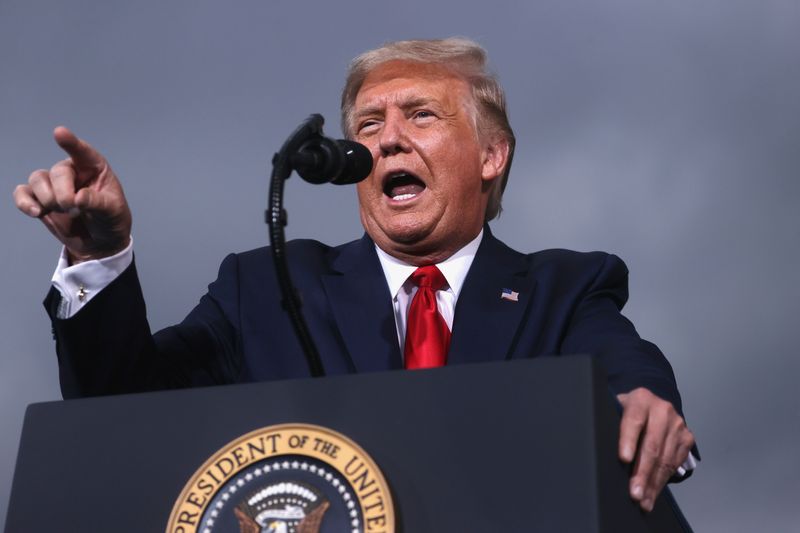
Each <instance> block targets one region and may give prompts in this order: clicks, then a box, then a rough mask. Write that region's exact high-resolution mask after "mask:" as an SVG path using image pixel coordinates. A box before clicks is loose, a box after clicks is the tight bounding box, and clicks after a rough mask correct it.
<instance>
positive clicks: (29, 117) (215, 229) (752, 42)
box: [0, 0, 800, 532]
mask: <svg viewBox="0 0 800 533" xmlns="http://www.w3.org/2000/svg"><path fill="white" fill-rule="evenodd" d="M449 35H466V36H469V37H472V38H474V39H476V40H478V41H479V42H481V43H482V44H483V45H484V46H485V47H486V48H487V49H488V51H489V54H490V58H491V62H492V64H493V67H494V69H495V70H496V71H497V72H498V73H499V76H500V78H501V81H502V82H503V84H504V86H505V88H506V90H507V92H508V97H509V102H510V111H511V121H512V125H513V126H514V128H515V130H516V133H517V136H518V150H517V156H516V158H515V161H514V168H513V170H512V174H511V181H510V185H509V188H508V190H507V199H506V202H505V208H506V212H505V213H504V215H503V216H502V218H501V219H500V220H499V221H498V222H496V223H494V224H493V228H494V231H495V233H496V234H497V235H498V236H500V237H501V238H503V239H504V240H506V242H507V243H508V244H510V245H512V246H513V247H515V248H517V249H520V250H524V251H531V250H534V249H540V248H547V247H566V248H573V249H578V250H593V249H601V250H607V251H612V252H615V253H617V254H619V255H620V256H622V257H623V258H624V259H625V260H626V261H627V263H628V266H629V267H630V269H631V272H632V274H631V294H632V298H631V301H630V304H629V306H628V307H627V308H626V310H627V314H628V316H629V317H631V318H632V319H633V321H634V322H635V324H636V325H637V327H638V329H639V331H640V333H641V334H642V335H643V336H645V337H647V338H649V339H651V340H653V341H655V342H656V343H657V344H659V346H660V347H661V348H662V349H663V351H664V352H665V353H666V354H667V355H668V357H669V358H670V360H671V361H672V364H673V366H674V368H675V371H676V374H677V377H678V380H679V384H680V387H681V391H682V393H683V396H684V403H685V405H686V413H687V415H688V417H689V422H690V425H691V427H692V428H693V429H694V431H695V433H696V435H697V438H698V441H699V443H700V446H701V449H702V453H703V456H704V461H703V463H702V465H701V467H700V470H699V471H698V472H697V473H696V475H695V477H694V478H693V479H691V480H690V481H689V482H687V483H685V484H683V485H681V486H678V487H676V488H675V493H676V496H677V498H678V500H679V501H680V503H681V504H682V507H683V509H684V511H685V514H686V515H687V517H688V518H689V520H690V521H691V522H692V523H693V525H694V526H695V527H696V529H697V530H698V531H726V532H738V531H741V532H751V531H790V530H792V531H796V529H794V528H796V527H797V524H798V523H800V511H798V506H797V504H798V502H800V458H799V454H798V449H800V400H798V394H797V391H796V387H795V386H794V385H795V382H796V381H798V379H800V357H798V353H797V345H798V342H797V331H798V319H797V317H798V316H800V290H798V272H800V249H799V247H800V209H798V207H797V203H798V200H800V179H799V178H800V3H798V2H796V1H795V0H788V1H772V0H751V1H747V2H743V1H735V0H720V1H713V0H693V1H676V2H656V1H654V0H636V1H634V0H629V1H605V2H597V1H593V0H570V1H567V0H548V1H538V0H532V1H528V2H522V1H520V2H494V3H490V2H481V3H478V2H457V1H455V0H448V1H445V2H438V3H437V2H430V3H429V2H417V1H406V2H392V3H388V2H380V1H374V0H373V1H371V2H354V1H341V0H340V1H337V2H325V3H322V2H320V5H319V6H315V7H312V6H311V5H310V4H307V3H304V2H289V1H287V0H260V1H255V0H251V1H235V2H222V1H216V2H215V1H208V0H192V1H190V0H182V1H174V0H168V1H160V2H155V1H146V2H145V1H139V2H123V1H120V0H112V1H105V2H99V1H96V2H91V1H88V0H83V1H56V0H0V180H2V187H0V189H2V191H3V194H4V195H5V200H4V201H3V202H2V203H0V242H2V256H0V279H1V280H2V293H3V296H2V298H0V312H2V316H3V320H2V322H0V339H2V353H1V355H0V427H2V432H0V523H3V522H4V518H5V512H6V505H7V500H8V494H9V490H10V485H11V477H12V472H13V465H14V460H15V456H16V451H17V444H18V439H19V432H20V429H21V423H22V416H23V413H24V409H25V406H26V405H27V404H28V403H31V402H38V401H44V400H52V399H56V398H59V390H58V386H57V372H56V363H55V356H54V354H53V343H52V340H51V338H50V334H49V324H48V322H47V319H46V317H45V314H44V311H43V309H42V307H41V305H40V301H41V299H42V298H43V296H44V294H45V291H46V289H47V286H48V280H49V277H50V275H51V272H52V269H53V267H54V266H55V261H56V256H57V253H58V246H57V245H56V243H55V241H54V239H53V238H52V237H51V236H50V235H49V234H48V233H47V231H46V230H45V229H44V228H43V227H41V225H40V224H39V223H38V222H37V221H35V220H30V219H27V218H26V217H24V216H23V215H21V214H20V213H18V212H17V211H16V209H15V208H14V206H13V203H12V200H11V192H12V190H13V187H14V186H15V185H16V184H17V183H20V182H23V181H24V180H26V179H27V176H28V174H29V173H30V172H31V171H32V170H34V169H36V168H40V167H49V166H50V165H51V164H52V163H54V162H55V161H56V160H58V159H60V158H62V155H61V153H60V152H59V150H58V148H57V147H56V146H55V144H54V143H53V142H52V139H51V135H50V132H51V131H52V128H53V127H54V126H56V125H58V124H62V123H63V124H66V125H69V126H70V127H72V128H74V129H75V131H76V132H77V133H78V134H79V135H81V136H82V137H84V138H86V139H87V140H89V141H90V142H92V143H94V144H95V146H97V147H98V148H99V149H100V150H102V151H103V152H104V153H105V154H106V156H107V157H108V158H109V159H110V161H111V163H112V165H113V166H114V168H115V169H116V171H117V173H118V174H119V175H120V176H121V178H122V180H123V183H124V185H125V187H126V192H127V195H128V199H129V201H130V203H131V205H132V208H133V211H134V235H135V238H136V250H137V262H138V265H139V271H140V273H141V275H142V283H143V286H144V290H145V295H146V297H147V300H148V304H149V317H150V320H151V324H152V325H153V326H154V327H155V328H158V327H162V326H165V325H168V324H170V323H173V322H175V321H178V320H180V319H181V318H182V317H183V314H184V313H185V312H186V311H188V310H189V309H190V308H191V307H192V306H193V305H194V303H195V302H196V301H197V299H198V298H199V297H200V296H201V294H202V293H203V291H204V289H205V286H206V284H207V283H208V282H209V281H211V280H212V279H213V278H214V277H215V274H216V269H217V266H218V264H219V261H220V260H221V258H222V257H223V256H224V255H225V254H226V253H227V252H229V251H238V250H244V249H249V248H253V247H256V246H259V245H261V244H263V243H265V242H266V240H267V237H266V231H267V230H266V226H265V225H263V223H262V210H263V208H264V206H265V202H266V188H267V178H266V176H267V174H268V172H269V168H268V162H269V159H270V157H271V155H272V152H274V151H275V150H276V149H277V148H278V147H279V146H280V144H281V143H282V141H283V140H284V138H285V137H286V136H287V135H288V133H289V132H290V131H291V130H292V129H293V128H294V127H295V126H296V125H297V124H298V123H299V121H300V120H302V119H303V118H305V116H306V115H308V114H309V113H311V112H321V113H323V114H324V115H325V117H326V118H327V119H328V127H327V132H328V133H329V134H331V135H338V134H339V131H338V122H337V118H336V117H337V114H338V113H337V106H338V96H339V90H340V87H341V84H342V81H343V72H344V69H345V67H346V65H347V62H348V61H349V59H350V58H352V57H353V56H354V55H356V54H357V53H359V52H361V51H363V50H365V49H367V48H371V47H374V46H376V45H378V44H380V43H381V42H383V41H386V40H393V39H401V38H414V37H425V38H428V37H441V36H449ZM287 204H288V209H289V215H290V225H289V228H288V233H289V235H290V236H291V237H314V238H317V239H320V240H323V241H327V242H329V243H340V242H343V241H346V240H351V239H352V238H355V237H358V236H359V235H360V234H361V228H360V224H359V222H358V218H357V208H356V200H355V193H354V190H353V189H352V188H334V187H330V186H328V187H314V186H311V185H306V184H304V183H302V182H300V180H298V179H297V178H292V179H291V180H290V182H289V185H288V187H287ZM54 453H57V443H55V444H54Z"/></svg>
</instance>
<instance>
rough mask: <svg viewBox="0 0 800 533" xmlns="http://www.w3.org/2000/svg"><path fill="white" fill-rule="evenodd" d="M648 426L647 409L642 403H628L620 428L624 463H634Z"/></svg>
mask: <svg viewBox="0 0 800 533" xmlns="http://www.w3.org/2000/svg"><path fill="white" fill-rule="evenodd" d="M646 424H647V409H646V408H645V407H644V406H643V405H642V404H641V403H637V402H627V405H626V406H625V409H624V410H623V412H622V421H621V422H620V428H619V458H620V460H622V461H623V462H625V463H631V462H633V459H634V458H635V456H636V448H637V447H638V445H639V439H640V437H641V435H642V431H643V430H644V428H645V425H646Z"/></svg>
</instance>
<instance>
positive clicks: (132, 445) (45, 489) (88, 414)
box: [5, 356, 689, 533]
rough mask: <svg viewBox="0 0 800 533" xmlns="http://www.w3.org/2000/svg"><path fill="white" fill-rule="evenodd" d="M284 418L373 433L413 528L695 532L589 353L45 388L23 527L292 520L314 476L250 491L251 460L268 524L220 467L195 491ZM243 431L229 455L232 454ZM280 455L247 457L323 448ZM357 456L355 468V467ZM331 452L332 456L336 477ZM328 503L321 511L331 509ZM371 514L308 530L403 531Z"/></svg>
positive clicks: (101, 528)
mask: <svg viewBox="0 0 800 533" xmlns="http://www.w3.org/2000/svg"><path fill="white" fill-rule="evenodd" d="M283 424H301V425H305V424H309V425H313V426H322V427H324V428H328V429H330V430H333V431H334V432H338V433H339V434H342V435H344V436H346V437H347V438H349V439H351V440H352V441H353V442H355V443H356V444H357V445H358V446H360V448H361V449H362V450H363V451H364V452H366V454H368V456H370V457H371V458H372V459H373V460H374V463H375V464H376V465H377V468H378V469H379V470H380V471H381V472H382V473H383V476H384V478H385V481H386V483H387V485H388V489H389V492H390V493H391V495H390V497H389V499H391V500H392V501H393V508H394V516H395V520H394V526H395V527H394V530H396V531H402V532H406V533H424V532H480V531H490V532H517V531H520V532H523V531H536V532H538V531H541V532H559V533H561V532H573V531H574V532H581V533H585V532H589V533H590V532H613V533H616V532H675V531H689V527H688V525H687V524H686V522H685V520H684V519H683V517H682V515H681V513H680V510H679V509H678V507H677V505H676V504H675V502H674V500H673V499H672V497H671V495H670V494H669V492H668V491H666V490H665V491H664V493H662V495H661V496H660V497H659V499H658V500H657V502H656V506H655V509H654V511H653V512H652V513H649V514H645V513H643V512H641V511H639V509H638V507H637V505H636V504H634V503H633V502H632V501H631V500H630V498H629V497H628V492H627V486H628V476H629V472H628V467H626V466H625V465H622V464H621V463H620V462H619V461H618V459H617V452H616V450H617V436H618V424H619V415H618V413H617V410H616V409H615V406H614V404H613V400H612V397H611V395H610V393H609V391H608V388H607V385H606V382H605V378H604V376H603V375H602V372H601V370H600V369H599V368H598V365H597V364H596V363H595V362H594V361H593V360H592V359H591V358H590V357H584V356H571V357H559V358H538V359H534V360H522V361H511V362H504V363H486V364H473V365H463V366H454V367H446V368H441V369H433V370H421V371H407V372H403V371H396V372H386V373H376V374H362V375H349V376H337V377H328V378H324V379H307V380H293V381H281V382H268V383H255V384H247V385H231V386H221V387H210V388H203V389H191V390H180V391H165V392H154V393H143V394H132V395H121V396H113V397H105V398H89V399H83V400H69V401H63V402H50V403H41V404H34V405H31V406H29V407H28V411H27V413H26V416H25V424H24V429H23V433H22V440H21V443H20V451H19V457H18V461H17V466H16V472H15V475H14V482H13V486H12V493H11V500H10V505H9V510H8V517H7V521H6V529H5V530H6V532H7V533H17V532H25V533H31V532H45V531H60V532H81V533H90V532H106V531H108V532H116V533H125V532H136V533H142V532H161V531H190V530H196V531H201V532H202V531H210V532H212V533H216V532H221V531H236V532H239V531H289V530H291V529H286V528H285V527H284V528H283V529H281V528H280V527H278V526H279V525H280V524H279V522H280V520H274V521H272V520H273V519H272V518H270V517H275V516H278V517H281V516H283V517H286V516H288V515H287V514H286V513H288V514H291V513H293V512H298V513H299V512H300V511H298V510H297V509H299V504H298V505H296V506H295V507H291V506H290V505H289V503H282V504H281V505H283V506H284V507H281V509H279V510H277V511H276V510H275V509H272V510H271V511H270V510H269V509H267V510H263V508H265V507H266V506H267V503H268V501H272V500H274V501H275V502H277V501H278V493H277V492H276V491H278V488H279V487H282V488H283V489H281V490H284V489H285V491H289V492H291V491H294V492H293V496H292V498H295V500H298V501H299V499H301V497H306V498H307V499H308V501H311V499H313V498H312V497H313V496H314V495H313V494H311V492H313V488H303V487H305V486H306V485H304V484H303V483H300V482H298V484H293V483H292V482H289V481H285V482H282V483H278V484H273V485H274V486H273V487H272V488H271V489H269V490H267V489H260V492H259V491H258V490H255V491H253V490H251V491H250V493H248V494H247V496H246V497H244V495H245V492H246V489H247V486H245V483H246V482H248V483H249V481H246V480H245V477H241V479H240V480H239V481H237V483H239V485H240V490H239V493H234V491H235V490H236V487H235V486H234V484H233V482H231V483H230V484H229V485H230V486H231V487H233V488H228V489H226V490H228V492H229V493H230V495H231V496H236V495H237V494H239V495H242V496H243V498H240V499H242V500H243V501H244V500H247V501H249V502H250V503H251V504H253V507H254V508H258V509H262V510H261V511H258V512H260V513H262V514H261V515H260V516H261V519H262V520H261V522H260V523H261V524H262V525H261V526H259V527H260V528H259V527H257V526H255V522H253V523H252V524H250V525H247V526H246V525H245V522H243V521H242V520H245V519H246V517H245V518H244V519H240V520H239V522H238V523H237V522H235V521H233V519H232V518H230V516H232V513H231V515H230V516H228V524H227V525H225V524H224V523H223V519H224V517H223V516H222V514H224V513H223V511H224V510H225V509H226V508H225V507H224V505H226V504H227V502H228V501H230V502H232V501H233V500H234V499H235V497H234V498H231V499H230V500H228V499H224V501H223V499H221V498H223V497H221V496H220V493H214V494H210V492H211V489H210V488H208V487H206V489H207V490H206V491H203V490H202V489H203V483H204V481H202V480H201V481H199V482H197V483H198V484H197V485H196V486H197V487H200V490H197V491H195V492H192V491H189V492H186V491H185V490H184V487H187V489H188V487H189V485H187V484H191V483H190V479H195V481H196V479H197V477H196V476H197V475H200V476H206V480H205V483H206V485H209V484H213V483H210V480H211V479H215V480H216V479H217V478H218V477H219V478H221V477H222V475H223V474H225V472H224V470H225V467H226V465H228V464H229V463H230V464H233V463H234V462H237V461H238V460H239V459H241V461H242V462H244V463H246V462H247V458H245V457H244V454H243V453H240V452H242V450H244V449H245V448H244V447H243V446H246V445H245V444H240V445H239V446H238V448H236V447H233V448H231V447H230V444H231V443H232V442H233V441H235V440H236V439H237V438H239V437H241V436H242V435H247V434H251V433H252V432H254V431H255V430H258V429H259V428H265V427H269V426H276V425H278V427H284V426H280V425H283ZM287 435H288V434H287ZM274 436H275V435H274V434H273V437H274ZM294 437H295V444H298V443H299V442H300V439H299V437H296V436H294ZM312 440H313V439H309V440H308V443H309V444H308V446H311V441H312ZM318 440H319V439H318ZM285 441H286V442H287V443H288V442H290V441H291V436H290V438H289V439H285ZM242 442H243V441H242ZM265 442H267V443H269V442H271V444H272V445H274V444H275V441H274V440H272V441H269V440H268V441H264V440H263V439H262V441H261V445H260V446H261V448H259V449H260V450H261V451H262V452H264V453H266V454H267V455H269V453H270V451H271V450H270V449H269V444H266V446H267V449H266V451H264V446H265ZM323 442H324V441H323ZM318 444H319V443H318ZM226 446H228V453H229V455H228V457H229V459H225V458H224V457H223V458H222V459H220V457H221V456H220V455H219V454H218V455H217V456H215V454H217V452H218V451H219V450H221V449H223V448H225V447H226ZM250 446H251V448H250V451H251V452H252V451H253V449H254V448H253V447H252V444H250ZM321 446H322V447H321V448H319V447H318V448H319V449H318V451H320V450H322V451H325V450H323V449H322V448H324V447H325V446H328V448H329V449H328V451H327V452H326V453H331V450H332V449H333V451H334V452H335V451H336V450H335V449H334V448H335V446H333V445H330V443H328V444H322V445H321ZM237 450H238V452H237ZM272 451H274V450H272ZM237 453H239V455H237ZM342 454H344V452H342ZM210 458H212V459H215V458H216V463H214V462H213V460H212V459H210ZM250 458H251V459H252V453H251V456H250ZM262 459H264V460H263V461H261V462H260V463H259V462H257V461H253V462H252V464H246V465H244V466H243V468H251V470H249V471H248V472H249V474H248V475H249V477H248V478H247V480H251V479H256V478H257V477H258V475H260V473H261V472H266V470H269V468H266V467H263V465H265V464H273V465H274V468H275V469H281V468H284V471H283V472H284V474H285V475H287V474H286V472H288V470H286V469H287V468H288V469H289V470H291V468H292V466H291V465H292V464H293V465H294V466H295V467H296V468H297V469H298V470H297V471H298V472H300V470H299V469H300V466H297V465H298V464H300V465H301V466H302V468H303V469H306V465H305V463H306V461H300V462H298V461H297V460H296V458H292V457H288V458H287V457H277V458H269V457H265V456H264V457H262ZM271 459H275V460H273V461H272V463H270V462H269V461H270V460H271ZM284 459H286V460H284ZM226 460H227V461H228V462H227V463H226V462H225V461H226ZM312 462H313V461H312ZM318 463H319V464H320V465H324V464H325V461H322V462H319V461H318ZM214 465H216V466H214ZM258 465H261V466H258ZM281 465H285V466H281ZM351 466H353V465H352V463H351V464H350V465H348V466H347V467H345V470H347V469H351V470H355V467H353V468H351ZM201 467H202V468H201ZM254 468H255V469H257V470H258V473H256V471H255V470H253V469H254ZM309 468H310V467H309ZM326 468H327V467H323V466H320V467H319V470H318V471H317V470H315V472H316V474H318V475H319V479H321V480H324V479H325V478H324V476H323V473H322V471H323V470H325V469H326ZM206 469H207V470H206ZM328 470H331V469H330V468H327V470H326V472H327V471H328ZM242 472H244V470H242ZM300 473H301V474H303V475H306V476H311V475H312V474H310V473H309V471H308V470H307V469H306V470H304V471H303V472H300ZM251 474H255V475H251ZM329 474H330V473H329V472H328V473H326V474H325V475H329ZM298 475H299V474H298ZM193 476H195V478H193ZM209 476H210V477H209ZM301 477H302V476H301ZM333 477H334V478H335V477H336V476H335V473H334V476H333ZM315 479H316V478H315ZM328 480H329V481H330V482H331V483H333V484H334V485H335V486H336V487H340V485H339V484H338V482H336V481H331V478H330V477H328ZM350 481H351V485H352V486H351V487H350V488H349V489H352V490H353V491H354V492H358V491H359V487H358V486H357V485H358V484H359V482H358V481H356V482H353V479H351V480H350ZM363 481H364V478H361V480H360V482H361V483H362V487H361V488H362V489H363V488H364V487H363ZM297 485H302V487H300V488H297ZM344 485H346V483H344V482H343V483H342V484H341V487H340V488H339V491H340V492H341V493H342V494H344V493H345V492H346V491H345V488H344ZM332 486H333V485H332ZM253 487H255V485H253ZM349 489H348V490H349ZM182 491H184V492H182ZM270 491H272V492H270ZM309 491H311V492H309ZM187 495H188V496H187ZM303 495H305V496H303ZM182 497H185V498H188V500H187V501H188V502H190V503H196V504H198V506H199V503H200V501H201V500H202V501H204V502H205V503H204V505H206V507H207V509H206V513H209V512H210V511H208V509H211V508H213V507H214V502H216V505H217V508H219V509H221V511H220V513H221V514H206V515H204V518H203V520H206V517H208V516H214V517H215V519H216V522H214V525H213V527H207V522H202V523H200V518H199V517H195V515H194V513H190V514H186V515H185V516H184V518H186V520H184V524H186V526H187V527H186V528H183V525H181V526H179V527H178V526H175V525H174V524H175V523H176V522H174V520H173V519H174V518H175V517H176V516H177V515H175V513H174V512H173V506H175V505H176V502H177V501H178V500H179V499H180V498H182ZM247 498H249V500H248V499H247ZM290 500H291V498H289V497H288V496H287V501H290ZM295 500H291V501H295ZM320 501H321V500H320ZM295 503H296V502H295ZM301 503H302V504H303V505H305V504H306V503H307V502H301ZM345 503H347V502H345ZM385 503H387V506H389V505H391V504H390V503H389V502H388V501H387V502H385ZM230 505H231V506H232V505H233V503H231V504H230ZM239 505H240V506H241V505H245V504H239ZM276 505H277V504H276ZM363 505H364V504H363V500H362V507H363ZM259 506H260V507H259ZM334 507H335V506H332V507H330V509H331V510H330V511H329V514H330V513H334V512H335V509H334ZM240 508H241V509H243V507H237V509H240ZM231 509H232V508H231ZM231 509H228V511H230V510H231ZM287 509H288V511H287ZM320 509H321V507H318V508H317V509H316V511H317V515H318V517H319V516H323V515H321V514H320V513H323V512H325V509H322V510H321V511H320ZM343 509H345V511H346V508H344V507H343ZM306 511H308V509H306ZM270 512H273V513H278V514H272V515H269V513H270ZM350 512H352V513H354V514H353V516H356V514H355V511H352V509H351V511H350ZM236 513H237V516H238V515H241V513H240V512H239V511H237V512H236ZM254 513H255V511H254ZM280 513H284V514H283V515H281V514H280ZM301 514H302V513H301ZM312 514H314V513H312V512H308V513H307V515H312ZM242 516H243V515H242ZM252 516H255V514H253V515H252ZM330 516H333V515H332V514H331V515H330ZM264 517H266V518H264ZM239 518H241V516H239ZM360 519H361V521H360V522H358V523H357V524H356V525H354V526H353V527H349V526H348V527H347V528H345V529H342V528H341V526H340V525H339V526H337V525H335V524H333V523H332V522H330V521H329V520H328V518H326V517H325V516H323V517H322V519H321V521H319V520H317V522H316V525H313V524H312V525H311V526H309V522H310V521H311V517H309V518H308V519H307V520H306V525H305V526H301V527H295V528H294V530H296V531H301V532H305V531H320V532H322V533H339V532H341V531H368V532H371V531H388V530H389V528H387V527H385V525H382V524H386V522H381V521H380V520H377V521H372V522H367V517H366V516H365V515H364V516H361V517H360ZM168 522H169V524H170V526H169V527H168ZM208 523H210V522H208ZM190 524H197V527H196V529H191V528H189V525H190ZM264 524H265V525H264ZM247 527H251V529H247ZM270 528H271V529H270ZM304 528H305V529H304ZM315 528H316V529H315Z"/></svg>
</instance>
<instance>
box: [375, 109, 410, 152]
mask: <svg viewBox="0 0 800 533" xmlns="http://www.w3.org/2000/svg"><path fill="white" fill-rule="evenodd" d="M378 145H379V147H380V150H381V155H382V156H384V157H386V156H389V155H394V154H399V153H408V152H410V151H411V144H410V143H409V139H408V131H407V121H406V119H405V116H404V114H403V113H402V112H400V111H399V110H396V111H395V110H393V111H392V112H389V113H387V114H386V116H385V117H384V121H383V126H382V127H381V131H380V136H379V138H378Z"/></svg>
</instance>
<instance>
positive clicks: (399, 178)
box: [383, 172, 425, 202]
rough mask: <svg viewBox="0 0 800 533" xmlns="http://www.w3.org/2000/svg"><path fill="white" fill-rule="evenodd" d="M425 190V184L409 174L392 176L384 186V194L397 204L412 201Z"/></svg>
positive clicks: (402, 173)
mask: <svg viewBox="0 0 800 533" xmlns="http://www.w3.org/2000/svg"><path fill="white" fill-rule="evenodd" d="M424 190H425V183H424V182H423V181H422V180H421V179H419V178H418V177H416V176H414V175H413V174H409V173H407V172H398V173H396V174H392V175H391V176H389V178H388V179H386V182H385V183H384V184H383V194H385V195H386V196H388V197H389V198H391V199H392V200H394V201H395V202H402V201H405V200H410V199H412V198H414V197H416V196H417V195H418V194H420V193H421V192H422V191H424Z"/></svg>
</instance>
